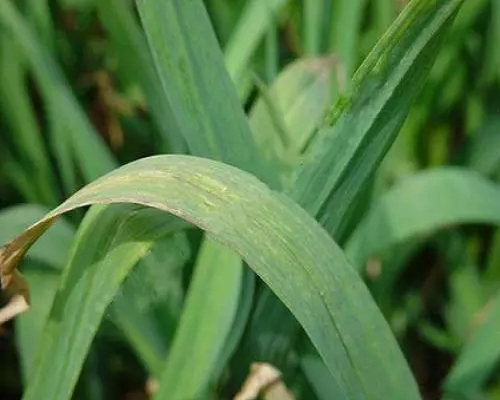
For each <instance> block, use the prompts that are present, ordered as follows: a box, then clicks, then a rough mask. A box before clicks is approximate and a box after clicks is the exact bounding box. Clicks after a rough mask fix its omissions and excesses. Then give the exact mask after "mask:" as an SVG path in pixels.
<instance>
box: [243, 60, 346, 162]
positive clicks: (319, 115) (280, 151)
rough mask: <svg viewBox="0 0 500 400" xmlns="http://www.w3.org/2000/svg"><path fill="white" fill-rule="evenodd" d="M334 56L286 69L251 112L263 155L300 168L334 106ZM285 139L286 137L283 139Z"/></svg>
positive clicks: (293, 64) (252, 123)
mask: <svg viewBox="0 0 500 400" xmlns="http://www.w3.org/2000/svg"><path fill="white" fill-rule="evenodd" d="M335 68H336V59H335V58H334V57H322V58H309V59H303V60H298V61H295V62H293V63H292V64H290V65H289V66H288V67H287V68H285V69H284V70H283V71H282V72H281V73H280V75H279V76H278V78H277V79H276V80H275V81H274V82H273V84H272V86H271V87H270V88H269V90H267V93H262V95H261V96H260V97H259V98H258V99H257V101H256V102H255V104H254V105H253V107H252V109H251V111H250V117H249V121H250V126H251V128H252V132H253V135H254V138H255V141H256V142H257V144H258V145H259V148H260V150H261V154H263V155H266V154H268V153H270V155H267V157H269V158H272V157H273V156H274V157H278V158H279V159H280V160H281V161H282V163H285V164H291V165H292V166H294V167H295V166H297V165H298V164H299V162H300V160H301V155H302V152H303V150H304V148H305V147H306V145H307V143H308V141H309V140H310V138H311V136H312V134H313V133H314V131H315V130H316V129H317V127H318V126H319V125H320V124H321V122H322V120H323V118H324V115H325V113H326V111H327V110H328V107H329V106H330V104H331V101H332V96H331V90H330V86H331V77H332V75H333V74H332V71H333V70H334V69H335ZM283 136H285V137H283Z"/></svg>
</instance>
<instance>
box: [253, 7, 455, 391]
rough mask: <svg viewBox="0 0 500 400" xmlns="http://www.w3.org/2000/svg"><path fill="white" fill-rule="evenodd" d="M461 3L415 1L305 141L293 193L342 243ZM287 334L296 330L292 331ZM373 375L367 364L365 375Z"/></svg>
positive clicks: (292, 187)
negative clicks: (325, 117)
mask: <svg viewBox="0 0 500 400" xmlns="http://www.w3.org/2000/svg"><path fill="white" fill-rule="evenodd" d="M342 4H343V5H344V6H345V7H350V5H348V4H347V3H342ZM356 4H358V5H359V2H356ZM460 4H461V1H460V0H458V1H457V0H447V1H441V2H435V1H433V0H417V1H412V2H411V3H410V4H409V5H408V6H407V8H406V10H405V11H404V12H402V14H401V15H400V16H399V18H398V19H397V20H396V21H395V22H394V24H393V25H392V26H391V28H390V29H389V31H388V32H386V34H385V35H384V37H383V38H382V39H381V40H380V41H379V43H378V44H377V45H376V46H375V48H374V49H373V51H372V52H371V54H370V55H369V56H368V57H367V59H366V60H365V61H364V63H363V64H362V66H361V67H360V69H359V70H358V72H357V73H356V75H355V77H354V78H353V85H352V89H351V90H350V92H349V93H348V94H347V95H346V96H343V97H340V99H339V100H338V101H337V103H336V105H335V106H334V107H333V109H332V110H331V112H330V114H329V115H328V117H327V121H326V126H324V127H323V128H322V129H320V130H319V131H318V132H317V133H316V136H315V137H313V139H312V140H311V142H310V144H309V147H308V148H307V149H306V154H305V156H304V158H303V159H302V165H301V166H300V167H299V168H298V169H297V170H296V180H295V182H294V184H293V185H292V186H291V189H290V190H289V194H290V196H291V197H292V198H293V199H294V200H295V201H297V202H298V203H299V204H300V205H301V206H302V207H304V208H305V209H306V210H307V211H309V213H310V214H311V215H315V217H316V219H317V220H319V221H320V223H321V224H322V225H323V226H324V227H325V228H326V230H327V231H328V232H330V233H331V234H332V235H333V236H334V237H335V238H337V239H338V240H340V241H341V243H342V241H343V240H345V237H346V233H348V230H349V228H350V227H351V226H352V224H353V222H356V221H355V220H356V219H357V218H358V217H359V212H357V208H358V207H359V206H360V204H361V206H362V205H363V202H364V201H365V200H366V199H367V197H368V195H369V189H370V179H371V178H372V176H373V173H374V171H375V170H376V168H377V167H378V166H379V164H380V162H381V160H382V158H383V157H384V155H385V154H386V152H387V150H388V149H389V147H390V146H391V145H392V143H393V142H394V140H395V138H396V135H397V134H398V132H399V129H400V128H401V125H402V123H403V121H404V119H405V118H406V115H407V114H408V112H409V110H410V107H411V105H412V102H413V101H414V99H415V97H416V95H417V94H418V92H419V91H420V89H421V87H422V85H423V83H424V81H425V78H426V76H427V74H428V72H429V69H430V67H431V65H432V62H433V60H434V59H435V58H436V55H437V51H438V48H439V44H440V41H441V39H442V37H443V35H444V33H445V32H446V30H447V28H448V27H449V25H450V23H451V21H452V19H453V16H454V15H455V14H456V12H457V10H458V8H459V6H460ZM354 6H356V5H355V4H353V7H354ZM402 60H404V62H402ZM366 193H368V194H366ZM262 301H267V302H268V306H267V307H268V309H269V310H272V309H275V308H276V307H275V306H274V305H273V304H272V299H269V298H268V299H267V300H262ZM262 307H264V306H262ZM263 314H264V315H266V314H267V313H266V312H264V313H263ZM284 318H288V319H290V316H289V315H286V314H285V315H281V316H280V318H277V319H276V320H275V321H274V327H272V328H269V329H272V330H278V331H279V330H280V327H279V326H276V325H278V324H279V323H278V322H277V321H282V320H283V319H284ZM272 322H273V321H271V323H272ZM283 325H284V324H283ZM289 334H290V335H291V336H292V337H293V336H294V335H295V332H294V331H292V330H290V333H289ZM336 345H340V344H336ZM360 374H362V373H361V372H360ZM369 376H370V372H367V378H366V379H370V378H369ZM373 385H374V386H377V384H376V383H374V384H373ZM335 390H337V389H335Z"/></svg>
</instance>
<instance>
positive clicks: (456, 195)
mask: <svg viewBox="0 0 500 400" xmlns="http://www.w3.org/2000/svg"><path fill="white" fill-rule="evenodd" d="M409 210H411V212H408V211H409ZM466 223H481V224H489V225H499V224H500V188H499V187H498V186H497V185H494V184H492V183H491V182H488V181H487V180H485V179H484V178H483V177H481V175H479V174H477V173H476V172H472V171H469V170H466V169H462V168H457V167H446V168H439V169H435V170H429V171H425V172H422V173H419V174H416V175H413V176H411V177H409V178H407V179H405V180H403V181H401V183H399V184H397V185H396V186H394V187H393V188H392V189H391V190H390V191H388V192H387V193H385V194H384V195H383V196H382V197H381V198H380V199H379V200H378V201H377V202H376V203H375V204H374V205H373V207H372V208H371V210H370V211H369V213H368V215H367V216H366V217H365V218H364V220H363V221H362V223H361V224H360V226H359V227H358V228H357V229H356V231H355V233H354V234H353V236H352V237H351V239H350V240H349V242H348V243H347V246H346V254H347V256H348V258H349V260H350V261H351V262H352V263H353V265H354V266H355V268H356V269H357V270H358V271H360V270H361V269H362V268H363V267H364V265H365V263H366V261H367V260H368V258H369V257H371V256H379V255H381V254H382V253H383V252H385V251H387V250H390V249H391V247H393V246H395V245H396V244H398V243H402V242H405V241H408V240H410V239H412V238H415V237H421V236H426V235H429V234H432V233H433V232H435V231H436V230H438V229H443V228H446V227H449V226H453V225H458V224H466ZM387 273H389V274H390V272H389V271H387ZM382 276H383V275H382Z"/></svg>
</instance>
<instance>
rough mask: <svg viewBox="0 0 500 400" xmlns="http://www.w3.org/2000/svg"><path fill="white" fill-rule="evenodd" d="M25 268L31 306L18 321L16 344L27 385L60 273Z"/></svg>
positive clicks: (29, 267) (31, 267)
mask: <svg viewBox="0 0 500 400" xmlns="http://www.w3.org/2000/svg"><path fill="white" fill-rule="evenodd" d="M30 264H31V263H30V262H29V263H28V264H27V265H25V267H28V268H25V269H24V276H25V277H26V280H27V281H28V284H29V285H30V288H32V290H31V301H32V306H31V307H30V308H29V310H28V311H26V312H25V313H23V314H21V315H20V316H19V318H17V319H16V330H15V334H16V345H17V351H18V353H19V356H20V361H21V371H22V376H23V381H24V384H25V385H27V384H28V382H29V377H30V376H31V374H32V373H33V371H34V369H35V360H36V358H35V356H36V353H37V350H38V346H39V344H40V340H41V338H42V335H43V329H44V326H45V322H46V320H47V317H48V316H49V312H50V309H51V307H52V302H53V301H54V297H55V294H56V290H57V286H58V283H59V278H60V273H59V272H58V271H56V270H54V269H52V270H51V269H48V268H39V267H38V268H37V267H34V266H31V265H30Z"/></svg>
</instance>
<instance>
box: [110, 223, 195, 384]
mask: <svg viewBox="0 0 500 400" xmlns="http://www.w3.org/2000/svg"><path fill="white" fill-rule="evenodd" d="M189 256H190V248H189V242H188V240H187V237H186V235H185V234H184V233H183V232H177V233H174V234H172V235H169V236H167V237H164V238H160V239H159V240H158V241H157V242H156V243H155V244H154V246H153V247H152V249H151V250H150V252H149V254H147V255H146V256H145V257H144V258H143V259H141V260H139V262H138V264H137V266H136V267H135V268H134V269H133V270H132V272H131V273H130V274H129V276H127V278H126V280H125V281H124V283H123V286H122V288H121V289H120V291H119V293H118V294H117V295H116V297H115V299H114V300H113V303H112V304H111V306H110V309H111V317H110V318H111V320H112V321H113V322H114V323H115V325H117V326H118V327H119V328H120V330H121V331H122V332H123V334H124V336H125V337H126V339H127V340H128V341H129V342H130V344H131V345H132V347H133V349H134V351H135V352H136V353H137V355H138V357H139V358H140V359H141V360H142V361H143V363H144V366H145V367H146V368H147V370H148V371H149V373H150V374H152V375H153V376H155V377H158V376H159V375H160V373H161V371H162V369H163V366H164V364H165V359H166V356H167V349H168V347H169V344H170V343H171V341H172V338H173V335H174V331H175V328H176V326H177V323H178V319H179V315H180V312H181V307H182V303H183V300H184V290H183V287H182V272H183V271H182V267H183V266H184V264H185V263H186V261H187V260H188V258H189Z"/></svg>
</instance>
